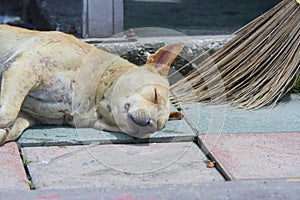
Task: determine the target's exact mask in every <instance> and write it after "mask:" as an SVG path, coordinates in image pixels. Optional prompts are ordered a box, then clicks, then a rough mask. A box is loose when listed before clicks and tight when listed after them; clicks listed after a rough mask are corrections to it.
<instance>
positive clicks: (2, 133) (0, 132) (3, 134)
mask: <svg viewBox="0 0 300 200" xmlns="http://www.w3.org/2000/svg"><path fill="white" fill-rule="evenodd" d="M8 133H9V130H8V129H2V128H1V129H0V145H3V144H4V143H5V142H7V135H8Z"/></svg>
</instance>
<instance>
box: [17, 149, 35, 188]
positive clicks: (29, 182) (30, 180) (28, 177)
mask: <svg viewBox="0 0 300 200" xmlns="http://www.w3.org/2000/svg"><path fill="white" fill-rule="evenodd" d="M18 149H19V155H20V158H21V160H22V164H23V168H24V170H25V173H26V178H27V181H28V185H29V188H30V190H35V189H36V188H35V185H34V182H33V180H32V176H31V174H30V171H29V169H28V164H29V163H30V161H27V159H26V157H25V155H24V154H23V153H22V147H21V146H20V145H18Z"/></svg>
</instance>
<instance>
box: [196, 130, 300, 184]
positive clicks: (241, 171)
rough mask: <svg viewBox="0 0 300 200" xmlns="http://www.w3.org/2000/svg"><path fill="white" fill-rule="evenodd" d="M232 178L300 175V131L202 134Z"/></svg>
mask: <svg viewBox="0 0 300 200" xmlns="http://www.w3.org/2000/svg"><path fill="white" fill-rule="evenodd" d="M200 138H201V140H202V142H203V144H204V145H205V146H206V147H207V149H208V151H209V152H210V154H211V156H212V157H213V158H214V159H215V160H216V161H217V163H218V164H219V167H220V168H222V169H223V171H224V173H226V176H227V177H228V178H229V179H233V180H235V179H267V178H299V177H300V146H299V144H300V133H252V134H250V133H249V134H223V135H220V136H215V135H205V136H200Z"/></svg>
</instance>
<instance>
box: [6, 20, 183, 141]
mask: <svg viewBox="0 0 300 200" xmlns="http://www.w3.org/2000/svg"><path fill="white" fill-rule="evenodd" d="M0 43H1V46H0V70H1V71H0V72H1V78H0V79H1V96H0V106H1V108H0V144H3V143H5V142H7V141H11V140H15V139H17V138H18V137H19V136H20V135H21V134H22V132H23V131H24V130H25V129H27V128H28V127H31V126H33V125H36V124H49V125H70V126H73V127H90V128H95V129H99V130H107V131H113V132H123V133H127V134H129V135H132V136H134V137H145V136H147V135H149V134H151V133H154V132H155V131H157V130H159V129H161V128H163V126H164V125H165V123H166V121H167V120H168V117H169V114H170V101H169V83H168V80H167V78H166V77H167V74H168V70H169V67H170V65H171V63H172V62H173V60H174V59H175V58H176V57H177V55H178V54H179V53H180V52H181V50H182V48H183V46H182V45H181V44H174V45H168V46H164V47H162V48H160V49H159V50H158V51H157V52H156V53H155V54H152V55H150V56H149V57H148V59H147V63H146V64H145V65H144V66H141V67H138V66H136V65H134V64H133V63H130V62H128V61H127V60H125V59H123V58H121V57H119V56H117V55H113V54H111V53H108V52H106V51H103V50H101V49H98V48H96V47H94V46H92V45H89V44H87V43H84V42H83V41H81V40H79V39H77V38H75V37H73V36H71V35H67V34H64V33H61V32H56V31H50V32H40V31H31V30H26V29H21V28H16V27H11V26H8V25H0Z"/></svg>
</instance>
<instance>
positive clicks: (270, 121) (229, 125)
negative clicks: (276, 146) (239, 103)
mask: <svg viewBox="0 0 300 200" xmlns="http://www.w3.org/2000/svg"><path fill="white" fill-rule="evenodd" d="M181 108H182V109H183V112H184V113H185V116H186V118H187V120H188V121H189V122H190V123H191V124H192V126H194V127H195V128H196V129H197V130H198V132H199V133H200V134H214V135H218V134H221V133H258V132H300V112H299V110H300V95H296V94H293V95H291V97H290V100H289V101H288V102H284V103H283V102H282V103H279V104H278V105H277V106H275V107H274V108H262V109H258V110H243V109H235V108H232V107H229V106H225V105H213V106H204V105H201V104H187V105H182V106H181Z"/></svg>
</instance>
